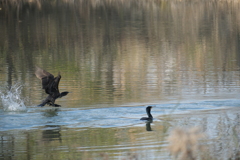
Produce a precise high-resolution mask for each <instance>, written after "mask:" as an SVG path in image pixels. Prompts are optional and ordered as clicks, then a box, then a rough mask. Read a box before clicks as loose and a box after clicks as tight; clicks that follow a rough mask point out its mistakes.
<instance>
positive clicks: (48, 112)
mask: <svg viewBox="0 0 240 160" xmlns="http://www.w3.org/2000/svg"><path fill="white" fill-rule="evenodd" d="M58 112H59V109H58V108H53V109H47V110H45V111H44V112H43V116H45V117H55V116H58Z"/></svg>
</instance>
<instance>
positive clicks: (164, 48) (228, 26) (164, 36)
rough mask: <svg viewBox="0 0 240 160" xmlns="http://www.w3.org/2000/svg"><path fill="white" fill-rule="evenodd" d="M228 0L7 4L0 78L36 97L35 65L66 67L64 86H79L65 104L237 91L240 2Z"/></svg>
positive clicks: (0, 46) (142, 100) (52, 69)
mask: <svg viewBox="0 0 240 160" xmlns="http://www.w3.org/2000/svg"><path fill="white" fill-rule="evenodd" d="M234 3H237V2H234ZM223 4H225V5H223ZM228 4H229V2H228V1H224V2H222V3H221V4H219V3H218V2H215V1H214V2H212V3H208V2H205V1H203V2H202V1H201V3H197V4H196V3H194V2H177V1H167V2H166V1H142V0H140V1H135V0H131V1H129V2H128V3H124V2H118V1H111V2H110V1H108V0H103V1H97V2H96V1H74V3H71V1H58V3H54V2H48V1H43V2H41V3H36V2H34V1H31V3H28V2H27V1H24V3H16V4H11V3H9V4H8V5H6V4H4V3H2V4H1V5H4V7H2V10H1V12H0V15H1V16H0V18H1V20H3V21H4V23H1V24H0V27H1V28H2V30H1V31H0V32H1V35H2V37H3V38H2V39H1V40H0V54H1V57H0V58H1V61H2V63H3V67H2V69H1V70H2V71H1V74H2V76H1V78H0V80H1V81H2V82H3V83H4V84H6V85H9V86H11V85H12V84H14V82H16V81H19V80H21V81H23V82H24V83H26V84H28V86H31V89H30V90H31V92H30V91H29V90H28V88H26V89H25V90H24V92H23V94H24V96H25V97H30V99H31V101H32V102H30V103H31V104H36V103H37V102H38V101H39V100H41V98H43V97H44V94H43V93H42V94H41V92H40V88H38V87H37V85H38V80H37V79H36V78H35V77H34V76H33V73H34V65H35V64H37V65H39V66H43V67H44V68H46V69H47V70H49V71H50V72H54V73H57V72H59V71H61V74H62V75H63V76H64V77H66V79H64V80H63V81H62V83H61V84H60V88H61V89H66V90H69V91H72V92H73V93H74V94H73V95H72V97H65V98H64V99H63V100H62V101H67V102H66V105H65V106H78V104H84V105H94V104H125V103H135V102H138V103H147V102H152V101H162V100H165V99H167V100H169V99H170V100H171V99H181V98H188V96H192V95H196V97H197V96H199V97H201V96H203V95H207V96H213V95H216V94H218V96H221V94H223V93H226V94H227V93H233V92H238V91H239V87H238V85H237V84H239V83H240V82H239V78H238V77H239V72H238V70H239V64H240V62H239V58H238V57H239V52H238V48H239V47H238V39H237V38H236V36H235V35H239V34H238V32H239V31H238V30H237V28H239V27H238V25H239V24H238V23H236V22H237V21H238V19H239V15H238V14H237V13H238V7H237V6H238V5H230V4H229V5H228ZM176 6H177V7H176ZM223 6H225V7H223ZM203 10H204V12H203ZM229 10H230V11H231V13H232V14H231V16H230V17H229V16H227V14H225V12H226V11H229ZM185 11H186V12H185ZM193 11H194V12H193ZM69 17H71V18H69ZM220 17H222V18H221V20H219V18H220ZM18 19H19V20H20V21H21V22H19V20H18ZM215 22H216V23H215ZM186 24H188V25H186ZM226 35H228V36H226ZM216 37H219V38H216ZM33 97H41V98H40V99H36V98H33ZM223 97H224V96H223Z"/></svg>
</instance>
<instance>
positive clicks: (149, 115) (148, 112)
mask: <svg viewBox="0 0 240 160" xmlns="http://www.w3.org/2000/svg"><path fill="white" fill-rule="evenodd" d="M151 109H152V106H148V107H147V108H146V112H147V115H148V117H149V118H152V115H151Z"/></svg>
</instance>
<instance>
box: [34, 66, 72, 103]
mask: <svg viewBox="0 0 240 160" xmlns="http://www.w3.org/2000/svg"><path fill="white" fill-rule="evenodd" d="M35 75H36V76H37V78H39V79H40V80H42V89H45V92H46V93H47V94H48V97H47V98H46V99H45V100H44V101H43V102H42V103H41V104H39V105H38V106H40V107H43V106H44V105H46V104H48V105H50V106H53V107H61V106H60V105H58V104H55V100H56V99H57V98H61V97H63V96H66V95H67V94H68V93H69V92H62V93H60V92H59V89H58V84H59V81H60V79H61V75H60V73H58V76H57V77H54V76H53V75H52V74H51V73H49V72H47V71H45V70H43V69H41V68H39V67H37V66H36V71H35Z"/></svg>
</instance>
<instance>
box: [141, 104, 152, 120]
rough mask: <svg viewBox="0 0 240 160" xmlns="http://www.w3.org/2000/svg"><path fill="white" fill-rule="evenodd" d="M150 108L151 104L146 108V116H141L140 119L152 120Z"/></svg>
mask: <svg viewBox="0 0 240 160" xmlns="http://www.w3.org/2000/svg"><path fill="white" fill-rule="evenodd" d="M151 109H152V106H148V107H147V108H146V112H147V115H148V117H142V118H141V119H140V120H148V121H152V119H153V116H152V115H151Z"/></svg>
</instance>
